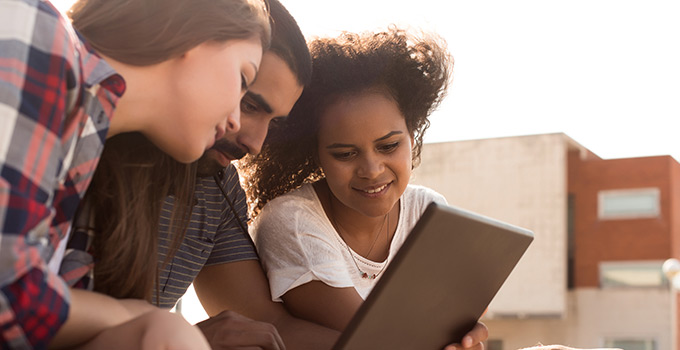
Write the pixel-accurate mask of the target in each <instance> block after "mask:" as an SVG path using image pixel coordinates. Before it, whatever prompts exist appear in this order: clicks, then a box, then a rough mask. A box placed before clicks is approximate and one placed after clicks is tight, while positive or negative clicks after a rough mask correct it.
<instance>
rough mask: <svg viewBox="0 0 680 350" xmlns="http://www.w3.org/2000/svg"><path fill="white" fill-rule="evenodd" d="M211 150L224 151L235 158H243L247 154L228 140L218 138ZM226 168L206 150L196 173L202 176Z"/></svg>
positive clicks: (210, 174)
mask: <svg viewBox="0 0 680 350" xmlns="http://www.w3.org/2000/svg"><path fill="white" fill-rule="evenodd" d="M209 150H214V151H217V152H221V153H224V154H226V155H228V156H229V157H228V158H231V159H233V160H236V159H241V158H243V157H245V155H246V154H247V152H246V151H244V150H243V149H241V148H240V147H238V146H236V145H235V144H233V143H232V142H231V141H227V140H217V142H215V144H214V145H213V146H212V147H211V148H210V149H209ZM227 165H228V164H227ZM224 168H225V166H224V165H222V164H220V162H218V161H217V160H216V159H214V158H213V157H211V156H210V155H209V154H208V152H207V151H206V153H204V154H203V156H201V158H200V159H199V160H198V166H197V167H196V174H197V175H198V176H201V177H204V176H212V175H215V174H217V172H218V171H220V170H222V169H224Z"/></svg>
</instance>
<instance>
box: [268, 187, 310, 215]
mask: <svg viewBox="0 0 680 350" xmlns="http://www.w3.org/2000/svg"><path fill="white" fill-rule="evenodd" d="M317 203H318V199H317V197H316V193H315V192H314V187H313V186H312V185H311V184H304V185H302V186H301V187H299V188H297V189H294V190H292V191H290V192H288V193H285V194H282V195H280V196H278V197H276V198H274V199H272V200H271V201H269V203H267V204H265V205H264V207H262V213H264V212H267V211H275V212H279V211H290V210H295V211H305V210H312V209H315V208H316V207H317V206H318V205H317Z"/></svg>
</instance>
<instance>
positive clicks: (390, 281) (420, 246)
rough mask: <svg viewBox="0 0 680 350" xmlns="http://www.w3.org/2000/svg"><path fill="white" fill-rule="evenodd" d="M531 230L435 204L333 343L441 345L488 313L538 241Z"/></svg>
mask: <svg viewBox="0 0 680 350" xmlns="http://www.w3.org/2000/svg"><path fill="white" fill-rule="evenodd" d="M533 238H534V236H533V233H532V232H531V231H529V230H526V229H523V228H520V227H516V226H513V225H510V224H507V223H503V222H500V221H497V220H494V219H491V218H488V217H485V216H481V215H478V214H475V213H472V212H469V211H465V210H461V209H457V208H454V207H451V206H447V205H442V204H436V203H432V204H430V205H429V206H428V207H427V209H426V210H425V212H424V213H423V216H422V217H421V218H420V219H419V220H418V223H417V224H416V225H415V227H414V228H413V230H412V231H411V233H410V234H409V236H408V237H407V239H406V240H405V241H404V244H403V245H402V247H401V248H400V249H399V251H398V252H397V254H396V255H395V257H394V258H393V260H392V262H390V264H389V266H388V267H387V269H386V270H385V271H383V275H382V277H381V278H380V280H379V281H378V282H377V283H376V285H375V287H374V288H373V290H372V291H371V293H370V294H369V295H368V297H367V298H366V300H365V301H364V303H363V304H362V305H361V307H360V308H359V310H358V311H357V313H356V314H355V315H354V317H353V319H352V320H351V321H350V323H349V324H348V326H347V328H346V329H345V331H344V332H343V333H342V334H341V336H340V338H339V339H338V341H337V343H336V344H335V345H334V347H333V349H334V350H350V349H351V350H369V349H370V350H376V349H390V350H414V349H417V350H441V349H443V348H444V347H445V346H446V345H448V344H450V343H454V342H460V341H461V339H462V337H463V336H464V335H465V334H466V333H467V332H469V331H470V330H471V329H472V328H473V327H474V326H475V324H476V323H477V321H478V320H479V318H480V317H481V316H482V314H483V313H484V311H485V310H486V308H487V306H488V305H489V303H490V302H491V300H492V299H493V297H494V296H495V295H496V293H497V292H498V290H499V289H500V287H501V285H503V283H504V282H505V280H506V278H507V277H508V275H510V272H512V270H513V268H514V267H515V265H516V264H517V262H518V261H519V260H520V258H521V257H522V255H523V254H524V252H525V251H526V250H527V248H528V247H529V244H530V243H531V242H532V241H533Z"/></svg>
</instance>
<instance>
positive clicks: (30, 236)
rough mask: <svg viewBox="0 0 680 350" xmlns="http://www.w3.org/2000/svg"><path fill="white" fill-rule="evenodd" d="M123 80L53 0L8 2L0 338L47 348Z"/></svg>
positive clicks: (3, 55)
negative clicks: (62, 270) (57, 258)
mask: <svg viewBox="0 0 680 350" xmlns="http://www.w3.org/2000/svg"><path fill="white" fill-rule="evenodd" d="M124 89H125V84H124V82H123V80H122V78H121V77H120V76H119V75H117V74H115V72H114V71H113V69H112V68H111V67H110V66H108V65H107V64H106V63H105V62H104V61H103V60H101V59H100V58H99V57H98V56H97V55H96V54H95V53H94V52H92V51H91V50H89V49H88V47H86V45H85V44H84V43H83V42H82V41H81V39H80V38H79V37H78V36H77V34H76V33H75V32H74V30H73V29H72V28H71V26H70V24H69V23H68V21H67V20H66V19H65V18H64V17H63V16H62V15H61V14H59V12H58V11H57V10H56V9H55V8H54V7H53V6H52V5H51V4H50V3H49V2H46V1H40V0H0V342H1V343H2V349H27V348H38V349H44V348H46V347H47V345H48V343H49V342H50V340H51V339H52V338H53V337H54V334H55V333H56V332H57V330H58V329H59V327H61V325H62V324H63V323H64V321H65V319H66V317H67V316H68V305H69V292H68V287H67V286H66V284H65V283H64V281H63V280H62V279H61V278H60V277H58V275H57V274H56V272H55V271H52V270H51V269H49V268H48V266H47V263H48V262H49V260H50V259H51V257H52V255H53V254H54V251H55V249H56V247H57V246H58V244H59V242H60V241H62V240H63V239H64V238H65V237H66V236H67V234H68V230H69V227H70V226H71V222H72V220H73V216H74V214H75V211H76V209H77V207H78V203H79V202H80V199H81V198H82V196H83V194H84V192H85V190H86V189H87V186H88V185H89V183H90V180H91V177H92V173H93V172H94V169H95V167H96V165H97V163H98V161H99V156H100V154H101V151H102V148H103V145H104V141H105V138H106V133H107V131H108V127H109V122H110V116H111V114H112V112H113V109H114V106H115V103H116V102H117V100H118V98H119V97H120V96H121V95H122V93H123V91H124Z"/></svg>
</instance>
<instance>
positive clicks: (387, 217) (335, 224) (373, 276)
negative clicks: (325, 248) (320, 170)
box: [328, 194, 390, 280]
mask: <svg viewBox="0 0 680 350" xmlns="http://www.w3.org/2000/svg"><path fill="white" fill-rule="evenodd" d="M328 199H329V201H328V202H329V204H330V209H331V211H330V212H331V215H330V216H329V219H330V220H331V224H332V225H333V227H334V228H335V230H336V231H337V232H338V235H339V236H340V239H341V240H342V243H343V245H344V246H345V248H346V249H347V253H348V254H349V256H350V258H351V259H352V262H354V266H356V268H357V271H359V276H361V278H363V279H371V280H372V279H376V278H377V277H378V276H379V275H380V274H381V273H382V272H383V270H385V267H386V266H387V263H388V262H389V259H390V254H389V238H390V235H389V231H390V212H389V211H388V212H387V214H385V220H383V222H382V225H380V229H379V230H378V233H376V235H375V239H374V240H373V243H372V244H371V247H370V248H369V250H368V253H367V254H366V255H367V256H368V254H370V253H371V251H372V250H373V247H374V246H375V242H377V241H378V237H380V232H382V229H383V227H384V226H385V221H387V230H386V231H385V232H386V234H385V236H386V237H387V246H388V249H387V259H385V264H383V267H382V268H381V269H380V271H378V272H377V273H374V274H370V275H369V274H368V273H367V272H364V271H363V270H361V268H360V267H359V263H357V260H356V258H354V254H353V253H352V250H351V249H350V248H349V244H347V241H346V240H345V238H344V237H343V236H342V232H340V229H341V228H342V229H343V230H344V227H342V226H341V225H340V223H339V222H337V221H335V217H333V215H332V213H333V199H332V198H331V196H330V194H329V195H328Z"/></svg>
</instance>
